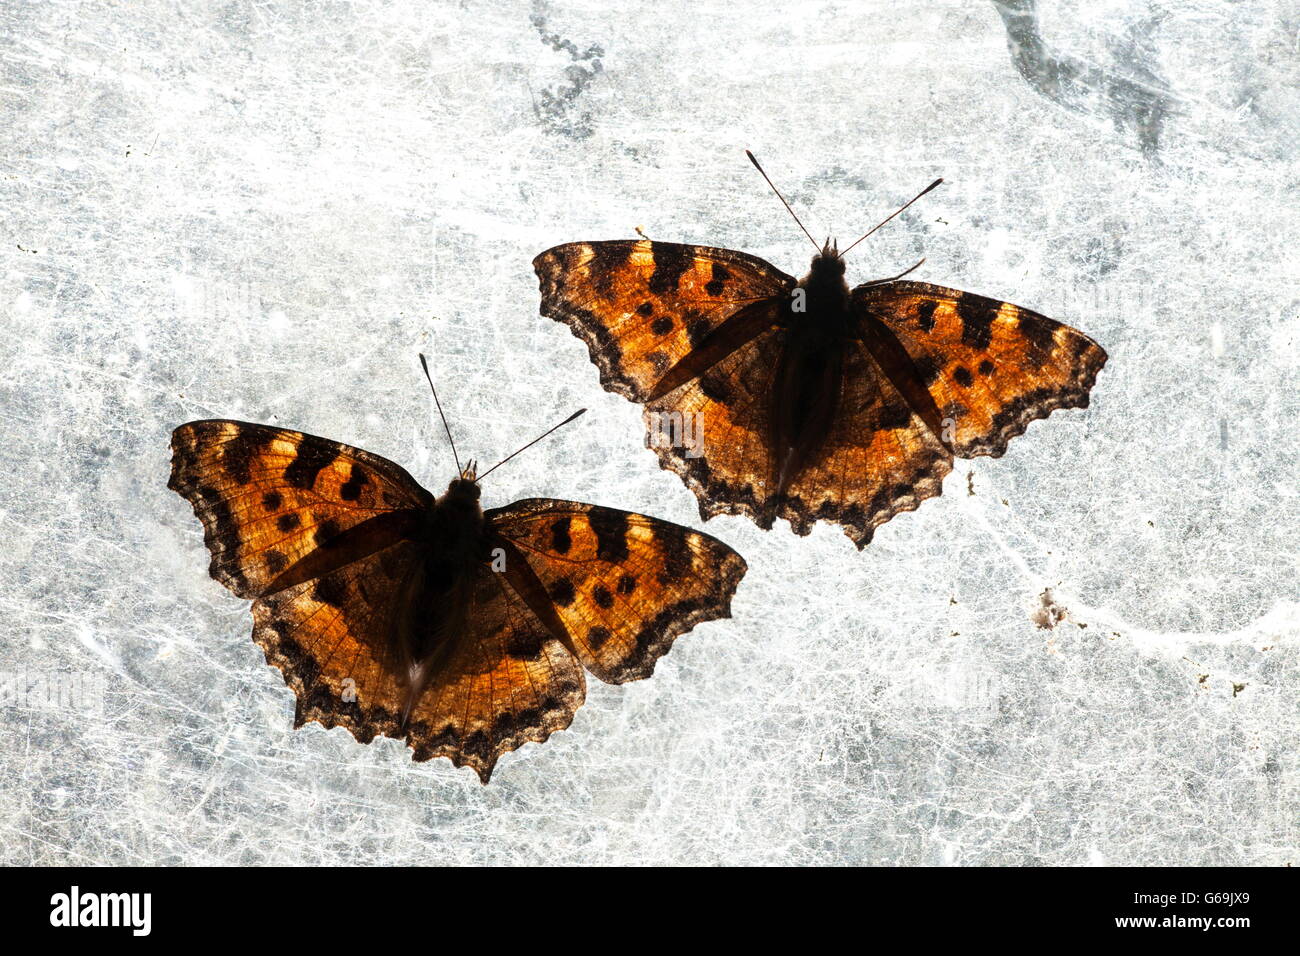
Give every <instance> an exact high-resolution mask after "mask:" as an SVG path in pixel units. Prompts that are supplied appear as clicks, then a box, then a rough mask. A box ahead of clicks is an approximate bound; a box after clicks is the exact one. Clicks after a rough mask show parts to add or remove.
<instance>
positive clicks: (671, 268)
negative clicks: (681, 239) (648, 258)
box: [650, 242, 691, 295]
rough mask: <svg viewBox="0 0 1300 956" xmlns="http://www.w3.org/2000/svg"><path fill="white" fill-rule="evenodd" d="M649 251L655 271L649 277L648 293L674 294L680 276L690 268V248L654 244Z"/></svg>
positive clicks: (668, 244)
mask: <svg viewBox="0 0 1300 956" xmlns="http://www.w3.org/2000/svg"><path fill="white" fill-rule="evenodd" d="M650 251H651V255H652V256H653V257H654V263H655V271H654V273H653V274H652V275H651V276H650V291H651V292H653V293H654V294H655V295H663V294H664V293H665V292H676V291H677V285H678V283H680V282H681V279H682V274H683V273H684V272H685V271H686V270H687V269H689V268H690V267H691V253H690V248H689V247H688V246H679V245H676V244H674V243H671V242H655V243H652V244H651V246H650Z"/></svg>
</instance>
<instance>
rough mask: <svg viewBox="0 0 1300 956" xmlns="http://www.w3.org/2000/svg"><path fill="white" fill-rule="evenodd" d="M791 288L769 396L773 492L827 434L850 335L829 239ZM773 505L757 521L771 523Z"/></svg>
mask: <svg viewBox="0 0 1300 956" xmlns="http://www.w3.org/2000/svg"><path fill="white" fill-rule="evenodd" d="M795 288H796V290H800V291H802V292H803V295H802V296H799V295H797V294H792V295H791V297H790V302H789V307H788V308H789V311H788V313H787V315H786V316H785V322H784V323H782V322H781V321H780V320H778V324H779V325H780V324H783V325H784V334H783V335H782V336H781V342H780V348H779V350H778V351H779V357H778V359H777V364H776V370H775V374H774V375H773V379H772V390H771V393H770V395H769V396H768V404H769V408H768V413H767V419H768V422H769V430H768V441H769V443H770V445H771V448H772V450H773V453H774V454H773V455H772V463H771V465H772V469H773V473H772V474H771V475H769V476H768V480H769V483H770V484H771V485H772V487H774V488H775V489H776V495H777V496H779V495H781V494H784V493H785V491H786V490H787V489H788V488H789V487H790V483H791V481H793V479H794V478H795V477H796V476H797V475H798V473H799V472H800V470H802V468H803V466H804V465H805V464H806V463H807V462H808V460H809V459H810V458H811V457H812V456H813V455H814V454H815V453H816V452H817V450H818V449H819V448H820V447H821V446H822V444H823V443H824V442H825V441H826V437H827V436H828V435H829V434H830V429H831V425H832V424H833V422H834V421H835V416H836V414H837V412H838V411H839V401H840V394H841V391H842V388H841V386H842V379H843V375H844V348H845V343H846V342H847V341H848V338H849V337H850V336H851V335H852V316H851V315H850V311H849V286H848V283H847V282H845V281H844V263H843V262H842V261H840V259H839V258H838V257H837V256H836V255H835V253H834V252H832V250H831V246H830V243H829V242H828V243H827V245H826V247H825V248H824V249H823V250H822V252H821V253H819V254H818V255H816V256H814V257H813V260H812V265H811V267H810V268H809V270H808V274H807V275H806V276H804V278H803V279H801V280H800V281H799V284H798V285H797V286H796V287H795ZM772 517H773V513H772V511H771V509H769V510H768V511H766V512H765V513H764V514H763V515H761V516H760V523H766V525H767V526H769V527H770V526H771V520H772Z"/></svg>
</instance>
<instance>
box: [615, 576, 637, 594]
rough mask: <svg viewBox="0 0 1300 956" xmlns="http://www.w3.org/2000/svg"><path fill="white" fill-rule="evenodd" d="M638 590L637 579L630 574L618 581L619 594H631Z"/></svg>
mask: <svg viewBox="0 0 1300 956" xmlns="http://www.w3.org/2000/svg"><path fill="white" fill-rule="evenodd" d="M635 590H636V578H634V577H632V575H630V574H625V575H623V576H622V577H621V578H619V579H618V593H619V594H631V593H632V592H633V591H635Z"/></svg>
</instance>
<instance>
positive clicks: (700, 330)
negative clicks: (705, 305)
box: [686, 315, 713, 348]
mask: <svg viewBox="0 0 1300 956" xmlns="http://www.w3.org/2000/svg"><path fill="white" fill-rule="evenodd" d="M711 331H713V323H712V322H710V321H709V320H708V319H706V318H704V317H703V316H700V315H697V316H694V317H692V318H689V319H687V321H686V337H687V338H688V339H690V340H691V348H694V347H695V346H697V345H699V344H700V343H701V342H703V341H704V340H705V339H706V338H707V337H708V335H709V333H710V332H711Z"/></svg>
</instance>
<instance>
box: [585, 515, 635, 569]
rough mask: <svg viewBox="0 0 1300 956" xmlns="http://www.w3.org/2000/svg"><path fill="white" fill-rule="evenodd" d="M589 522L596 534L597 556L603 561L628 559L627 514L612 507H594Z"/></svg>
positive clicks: (588, 518) (588, 517)
mask: <svg viewBox="0 0 1300 956" xmlns="http://www.w3.org/2000/svg"><path fill="white" fill-rule="evenodd" d="M587 523H588V524H589V525H591V530H592V531H593V532H595V534H596V557H598V558H600V559H601V560H602V561H614V562H618V561H626V560H627V515H626V514H625V513H624V512H622V511H614V510H613V509H612V508H593V509H592V510H591V511H590V512H589V513H588V514H587Z"/></svg>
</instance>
